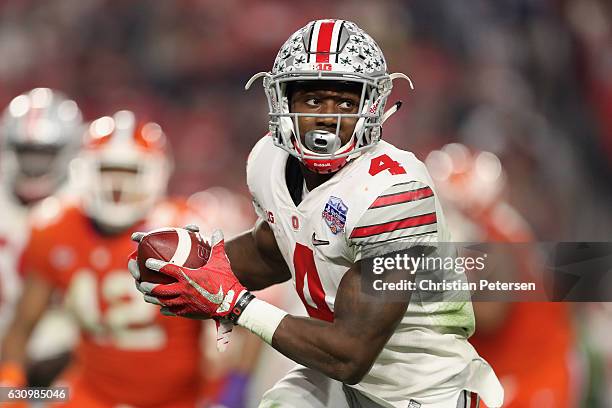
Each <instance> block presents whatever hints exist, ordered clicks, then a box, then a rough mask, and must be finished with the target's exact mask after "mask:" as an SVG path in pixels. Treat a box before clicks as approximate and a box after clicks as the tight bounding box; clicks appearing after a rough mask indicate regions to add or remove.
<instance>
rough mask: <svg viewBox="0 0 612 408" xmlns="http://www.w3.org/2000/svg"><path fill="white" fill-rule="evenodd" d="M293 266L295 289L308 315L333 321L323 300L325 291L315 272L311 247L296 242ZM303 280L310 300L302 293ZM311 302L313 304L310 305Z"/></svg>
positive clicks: (332, 315) (330, 312) (332, 316)
mask: <svg viewBox="0 0 612 408" xmlns="http://www.w3.org/2000/svg"><path fill="white" fill-rule="evenodd" d="M293 266H294V268H295V290H296V291H297V293H298V296H299V297H300V299H302V303H303V304H304V306H305V307H306V311H307V312H308V316H310V317H313V318H315V319H320V320H325V321H328V322H333V321H334V313H333V312H332V311H331V310H330V309H329V306H327V303H326V302H325V292H324V291H323V285H322V284H321V279H320V278H319V273H318V272H317V266H316V265H315V260H314V254H313V252H312V249H310V248H308V247H307V246H305V245H302V244H300V243H296V244H295V251H294V252H293ZM305 282H306V284H307V285H308V292H309V293H310V298H311V299H312V301H310V302H309V301H308V300H307V299H306V296H305V293H304V284H305ZM313 302H314V306H313V305H312V303H313Z"/></svg>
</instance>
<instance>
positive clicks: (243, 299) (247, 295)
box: [227, 290, 255, 324]
mask: <svg viewBox="0 0 612 408" xmlns="http://www.w3.org/2000/svg"><path fill="white" fill-rule="evenodd" d="M253 299H255V295H254V294H252V293H251V292H249V291H246V290H245V291H242V292H241V293H240V297H239V298H238V301H237V302H236V304H235V305H234V307H233V308H232V310H231V311H230V312H229V314H228V315H227V319H228V320H229V321H230V322H232V323H234V324H236V322H237V321H238V318H239V317H240V315H241V314H242V312H243V311H244V309H245V308H246V307H247V305H248V304H249V303H251V300H253Z"/></svg>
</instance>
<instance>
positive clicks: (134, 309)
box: [0, 111, 202, 407]
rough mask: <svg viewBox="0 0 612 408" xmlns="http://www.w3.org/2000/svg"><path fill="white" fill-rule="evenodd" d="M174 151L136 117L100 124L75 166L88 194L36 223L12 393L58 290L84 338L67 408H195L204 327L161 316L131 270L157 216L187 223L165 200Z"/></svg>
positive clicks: (62, 202)
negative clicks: (138, 240)
mask: <svg viewBox="0 0 612 408" xmlns="http://www.w3.org/2000/svg"><path fill="white" fill-rule="evenodd" d="M167 148H168V146H167V145H166V138H165V136H164V133H163V132H162V130H161V128H160V127H159V125H157V124H155V123H139V122H137V121H136V119H135V116H134V114H133V113H131V112H129V111H120V112H118V113H116V114H115V115H114V116H113V117H103V118H100V119H97V120H95V121H93V122H92V123H91V125H90V127H89V131H88V134H87V140H86V142H85V147H84V148H83V150H82V152H81V153H80V155H79V156H78V157H77V158H76V159H75V161H73V163H72V164H71V173H72V175H74V179H75V180H76V181H77V182H78V183H77V185H76V188H77V189H78V190H77V191H78V192H79V195H78V196H76V197H77V198H72V197H66V198H56V197H51V198H48V199H47V200H45V201H44V202H43V203H42V204H41V206H39V207H38V208H37V209H36V210H35V211H34V213H33V216H32V219H31V224H32V233H31V237H30V240H29V243H28V244H27V247H26V249H25V251H24V254H23V257H22V262H21V263H22V269H23V273H24V275H25V276H26V281H25V287H24V291H23V294H22V297H21V299H20V301H19V304H18V307H17V312H16V318H15V319H14V320H13V321H12V324H11V326H10V330H9V332H8V333H7V335H6V337H5V340H4V342H3V344H2V361H3V366H4V367H12V370H5V371H4V372H8V373H12V374H13V375H12V380H13V385H23V378H22V380H21V381H22V383H21V384H19V375H16V374H17V373H19V371H20V367H23V365H24V363H25V361H26V356H25V348H24V344H25V343H26V340H27V339H28V337H29V335H30V333H31V331H32V329H33V327H34V326H35V324H36V322H37V321H38V319H39V317H40V316H41V314H42V313H43V311H44V310H45V309H46V307H47V304H48V302H49V299H50V298H51V296H52V294H53V292H54V290H55V289H59V290H60V291H61V293H62V294H63V295H64V299H65V303H66V305H67V307H68V308H69V309H70V311H71V312H72V314H73V315H74V317H75V319H76V320H77V321H78V324H79V326H80V329H81V330H80V331H81V334H80V341H79V343H78V346H77V349H76V351H75V357H74V361H73V362H72V363H71V365H70V366H69V368H68V369H67V370H66V371H65V372H64V373H63V374H62V376H61V378H60V380H59V381H58V383H57V384H58V385H66V386H68V387H70V400H69V401H67V402H66V403H65V405H62V404H60V405H62V406H70V407H116V406H118V405H120V404H126V405H125V406H146V407H170V406H172V407H193V406H195V404H196V401H197V397H198V391H199V388H200V385H201V375H200V374H201V367H200V363H201V355H200V354H201V353H200V350H201V348H200V347H199V341H200V340H199V339H200V333H201V326H202V324H201V322H198V321H189V320H178V319H170V318H167V317H164V316H161V315H159V313H157V310H156V308H155V307H153V306H151V305H148V304H145V303H143V302H142V301H141V300H140V293H139V292H138V291H137V290H136V288H135V287H134V282H133V279H132V277H131V276H130V274H129V273H128V271H127V270H126V267H125V252H130V251H131V250H132V249H133V248H132V246H133V243H132V242H131V241H130V235H131V233H132V232H134V231H135V230H136V229H144V230H149V229H152V228H154V227H155V226H156V225H157V223H156V220H155V219H153V218H152V216H150V214H155V216H156V217H159V220H160V222H163V223H164V224H168V225H176V224H179V225H183V223H184V222H185V221H187V220H185V219H184V218H185V217H186V216H187V215H186V214H184V212H182V211H179V210H177V206H173V205H170V204H168V203H165V202H163V201H161V200H162V199H163V198H164V194H165V189H166V184H167V181H168V178H169V175H170V170H171V161H170V159H169V156H168V154H167ZM160 214H163V216H162V215H160ZM160 372H164V373H165V374H164V375H163V376H162V375H160ZM1 380H2V378H0V381H1Z"/></svg>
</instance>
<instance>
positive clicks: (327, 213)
mask: <svg viewBox="0 0 612 408" xmlns="http://www.w3.org/2000/svg"><path fill="white" fill-rule="evenodd" d="M347 212H348V207H347V206H346V204H344V202H342V199H341V198H338V197H334V196H331V197H329V200H328V201H327V204H325V208H324V209H323V214H322V215H323V219H324V220H325V223H326V224H327V226H328V227H329V229H330V230H331V232H332V234H334V235H336V234H339V233H341V232H344V225H345V224H346V213H347Z"/></svg>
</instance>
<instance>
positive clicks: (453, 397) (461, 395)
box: [259, 365, 479, 408]
mask: <svg viewBox="0 0 612 408" xmlns="http://www.w3.org/2000/svg"><path fill="white" fill-rule="evenodd" d="M296 407H299V408H302V407H303V408H477V407H479V399H478V396H477V395H476V394H475V393H472V392H470V391H466V390H450V391H448V395H447V396H445V397H443V398H440V395H439V394H438V395H437V396H436V402H435V403H427V402H425V401H422V400H420V401H415V400H408V401H394V402H393V403H390V402H386V401H383V400H377V401H374V400H373V399H372V398H371V397H369V396H366V395H365V394H363V393H361V392H360V391H357V390H356V389H354V388H352V387H349V386H347V385H344V384H342V383H341V382H339V381H336V380H333V379H331V378H329V377H326V376H325V375H324V374H322V373H320V372H318V371H316V370H313V369H311V368H307V367H304V366H300V365H298V366H296V367H295V368H294V369H292V370H291V371H289V373H288V374H287V375H286V376H285V377H283V378H282V379H281V380H280V381H279V382H277V383H276V385H274V387H272V389H270V390H269V391H268V392H266V393H265V394H264V396H263V398H262V400H261V403H260V404H259V408H296Z"/></svg>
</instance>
